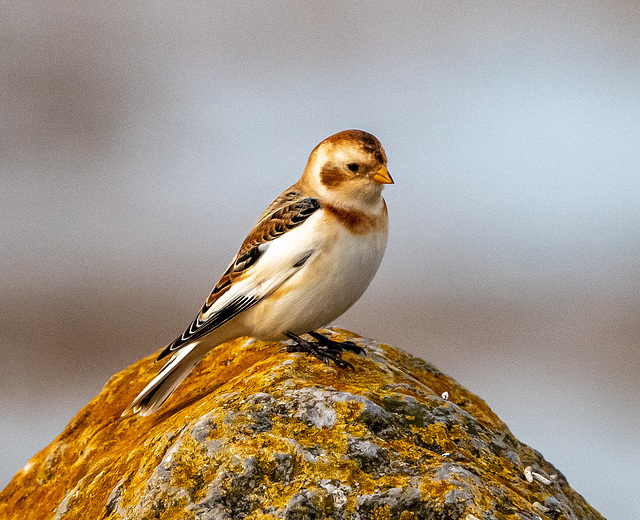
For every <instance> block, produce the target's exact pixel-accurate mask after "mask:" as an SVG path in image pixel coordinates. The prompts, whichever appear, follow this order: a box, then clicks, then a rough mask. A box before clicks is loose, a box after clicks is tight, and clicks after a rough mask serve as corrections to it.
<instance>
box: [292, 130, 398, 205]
mask: <svg viewBox="0 0 640 520" xmlns="http://www.w3.org/2000/svg"><path fill="white" fill-rule="evenodd" d="M301 182H302V183H304V184H305V185H306V186H307V187H308V188H309V189H311V190H312V191H313V192H315V193H317V194H318V195H319V196H320V197H321V198H325V199H327V200H329V201H331V202H333V203H337V204H341V205H345V206H353V207H358V208H361V209H365V208H366V207H367V206H373V205H376V204H379V203H380V202H381V193H382V188H383V187H384V185H385V184H393V179H392V178H391V175H389V172H388V171H387V155H386V154H385V151H384V148H382V145H381V144H380V141H378V139H376V138H375V137H374V136H373V135H371V134H369V133H367V132H363V131H362V130H344V131H343V132H338V133H337V134H334V135H332V136H331V137H327V138H326V139H325V140H324V141H322V142H321V143H320V144H319V145H318V146H316V147H315V148H314V150H313V151H312V152H311V156H310V157H309V162H308V163H307V167H306V168H305V171H304V174H303V175H302V179H301Z"/></svg>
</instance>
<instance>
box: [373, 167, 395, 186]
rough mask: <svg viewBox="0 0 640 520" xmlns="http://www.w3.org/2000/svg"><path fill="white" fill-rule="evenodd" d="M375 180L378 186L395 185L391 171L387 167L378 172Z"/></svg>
mask: <svg viewBox="0 0 640 520" xmlns="http://www.w3.org/2000/svg"><path fill="white" fill-rule="evenodd" d="M373 180H374V181H376V182H377V183H378V184H393V179H392V178H391V175H389V171H388V170H387V167H386V166H383V167H382V168H380V169H379V170H378V171H377V172H376V174H375V175H374V176H373Z"/></svg>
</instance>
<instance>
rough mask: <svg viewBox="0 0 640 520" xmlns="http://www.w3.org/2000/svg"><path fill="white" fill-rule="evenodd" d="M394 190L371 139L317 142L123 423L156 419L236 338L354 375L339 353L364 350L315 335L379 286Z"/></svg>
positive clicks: (349, 136) (358, 136)
mask: <svg viewBox="0 0 640 520" xmlns="http://www.w3.org/2000/svg"><path fill="white" fill-rule="evenodd" d="M393 183H394V181H393V179H392V177H391V175H390V174H389V171H388V169H387V155H386V153H385V150H384V148H383V147H382V144H381V143H380V141H379V140H378V139H377V138H376V137H375V136H373V135H372V134H370V133H367V132H365V131H362V130H344V131H341V132H338V133H336V134H334V135H332V136H330V137H327V138H326V139H324V140H323V141H321V142H320V143H319V144H318V145H317V146H316V147H315V148H314V149H313V150H312V152H311V154H310V156H309V160H308V162H307V164H306V167H305V169H304V171H303V174H302V177H301V178H300V180H298V182H296V183H295V184H293V185H292V186H291V187H290V188H288V189H286V190H285V191H284V192H282V194H280V196H278V197H277V198H276V199H275V200H274V201H273V202H272V203H271V204H270V205H269V206H268V207H267V209H266V210H265V211H264V212H263V213H262V215H261V216H260V218H259V219H258V222H257V223H256V225H255V226H254V228H253V229H252V230H251V231H250V232H249V234H248V235H247V237H246V238H245V240H244V241H243V242H242V245H241V246H240V250H239V251H238V253H237V254H236V256H235V258H234V259H233V261H232V262H231V264H229V266H228V267H227V269H226V271H225V272H224V274H223V275H222V277H221V278H220V279H219V281H218V283H217V284H216V285H215V287H214V288H213V290H212V291H211V294H210V295H209V297H208V298H207V300H206V301H205V302H204V304H203V306H202V308H201V309H200V311H199V313H198V314H197V316H196V317H195V319H194V320H193V321H192V322H191V324H190V325H189V327H187V329H186V330H185V331H184V332H183V333H182V334H181V335H180V336H178V337H177V338H176V339H175V340H174V341H173V342H171V343H170V344H169V345H167V346H166V347H165V348H164V350H162V352H161V353H160V355H159V356H158V357H157V359H156V361H159V360H161V359H164V358H165V357H168V356H171V358H170V359H169V361H168V362H167V363H166V364H165V365H164V367H163V368H162V369H161V370H160V371H159V372H158V374H157V375H156V376H155V377H154V378H153V380H152V381H151V382H150V383H149V384H148V385H147V386H146V387H145V388H144V389H143V390H142V392H140V394H139V395H138V396H137V397H136V398H135V399H134V400H133V402H132V403H131V404H130V405H129V406H128V407H127V408H126V409H125V410H124V412H122V416H123V417H124V416H127V415H129V414H139V415H141V416H147V415H151V414H152V413H154V412H155V411H157V410H158V408H160V406H161V405H162V404H163V403H164V401H165V400H166V399H167V398H168V397H169V396H170V395H171V394H172V393H173V391H174V390H175V389H176V388H177V387H178V385H179V384H180V383H181V382H182V381H183V380H184V378H185V377H186V376H187V375H188V374H189V372H191V370H192V369H193V368H194V367H195V366H196V365H197V364H198V363H199V362H200V360H201V359H202V358H203V357H204V356H205V355H206V354H207V352H209V350H211V349H213V348H216V347H218V346H219V345H222V344H223V343H225V342H227V341H230V340H232V339H235V338H238V337H243V336H251V337H254V338H256V339H259V340H262V341H281V340H291V342H290V344H288V345H287V346H285V347H283V349H281V350H285V351H287V352H306V353H307V354H308V355H311V356H314V357H316V358H318V359H320V360H322V361H323V362H325V363H330V362H334V363H335V365H336V366H337V367H338V368H340V369H347V368H353V366H352V365H351V364H350V363H348V362H347V361H345V360H343V359H342V356H341V353H342V352H343V351H344V350H348V351H351V352H354V353H357V354H363V353H364V350H363V349H362V348H361V347H359V346H357V345H355V344H354V343H352V342H342V343H340V342H337V341H333V340H331V339H329V338H327V337H326V336H324V335H322V334H320V333H319V332H317V331H318V329H320V328H322V327H324V326H326V325H327V324H329V323H331V322H332V321H333V320H335V319H336V318H338V317H339V316H340V315H342V314H343V313H344V312H346V311H347V309H349V308H350V307H351V306H352V305H353V304H354V303H355V302H356V301H357V300H358V299H359V298H360V296H362V294H363V293H364V292H365V290H366V289H367V287H368V286H369V284H370V282H371V280H372V279H373V277H374V276H375V274H376V272H377V270H378V267H379V266H380V263H381V261H382V257H383V255H384V252H385V249H386V245H387V237H388V213H387V205H386V202H385V200H384V198H383V197H382V190H383V188H384V186H385V185H387V184H393ZM305 334H306V335H308V336H309V337H310V338H312V339H313V340H315V341H312V340H308V339H305V338H303V337H302V336H303V335H305Z"/></svg>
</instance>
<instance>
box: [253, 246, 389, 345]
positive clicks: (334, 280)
mask: <svg viewBox="0 0 640 520" xmlns="http://www.w3.org/2000/svg"><path fill="white" fill-rule="evenodd" d="M340 238H342V237H340V236H338V237H336V240H335V241H334V242H333V243H332V244H331V246H330V248H329V250H325V251H319V252H318V254H317V256H315V257H312V258H311V259H310V260H309V262H308V264H307V265H305V267H304V268H303V269H301V270H300V271H299V272H298V273H296V274H295V275H294V276H293V277H291V278H290V279H289V280H288V281H287V282H285V283H284V284H283V285H282V286H281V287H280V288H279V289H277V290H276V291H275V292H274V293H273V294H272V295H270V296H269V297H268V298H266V299H265V300H263V301H262V302H260V303H258V304H257V305H256V306H255V307H254V308H253V309H251V311H253V312H249V313H248V314H249V315H248V316H247V317H246V318H247V319H248V320H249V321H250V323H249V326H250V328H251V329H252V331H253V332H252V335H253V336H255V337H257V338H259V339H264V340H275V339H281V338H282V337H283V335H284V333H285V332H294V333H296V334H304V333H305V332H309V331H313V330H316V329H318V328H320V327H323V326H325V325H327V324H329V323H330V322H331V321H333V320H335V319H336V318H337V317H338V316H340V315H341V314H343V313H344V312H346V311H347V309H349V308H350V307H351V306H352V305H353V304H354V303H355V302H356V301H357V300H358V299H359V298H360V296H362V294H363V293H364V291H365V290H366V289H367V287H368V286H369V283H370V282H371V280H372V279H373V277H374V275H375V274H376V271H377V270H378V266H379V265H380V262H381V260H382V255H383V254H384V249H385V246H386V236H384V237H380V236H378V237H371V236H369V237H364V238H355V239H354V237H352V236H351V237H350V239H349V240H340Z"/></svg>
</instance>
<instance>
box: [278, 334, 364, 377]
mask: <svg viewBox="0 0 640 520" xmlns="http://www.w3.org/2000/svg"><path fill="white" fill-rule="evenodd" d="M286 335H287V336H288V337H289V338H291V339H292V340H293V341H295V343H294V344H293V345H287V346H286V347H282V348H281V349H280V350H281V351H284V352H306V353H307V354H309V355H310V356H314V357H316V358H318V359H319V360H320V361H322V362H324V363H325V364H329V362H330V361H333V362H334V363H335V364H336V365H337V366H338V367H340V368H351V369H352V370H355V369H354V368H353V365H352V364H351V363H349V362H347V361H345V360H343V359H342V351H343V350H349V351H350V352H355V353H356V354H363V353H364V349H363V348H361V347H359V346H358V345H356V344H355V343H353V342H351V341H345V342H344V343H339V342H337V341H333V340H330V339H328V338H325V337H324V336H323V335H322V334H319V333H317V332H310V333H309V335H310V336H311V337H312V338H314V339H315V340H316V342H311V341H307V340H306V339H304V338H301V337H300V336H298V335H297V334H294V333H293V332H287V333H286Z"/></svg>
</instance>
